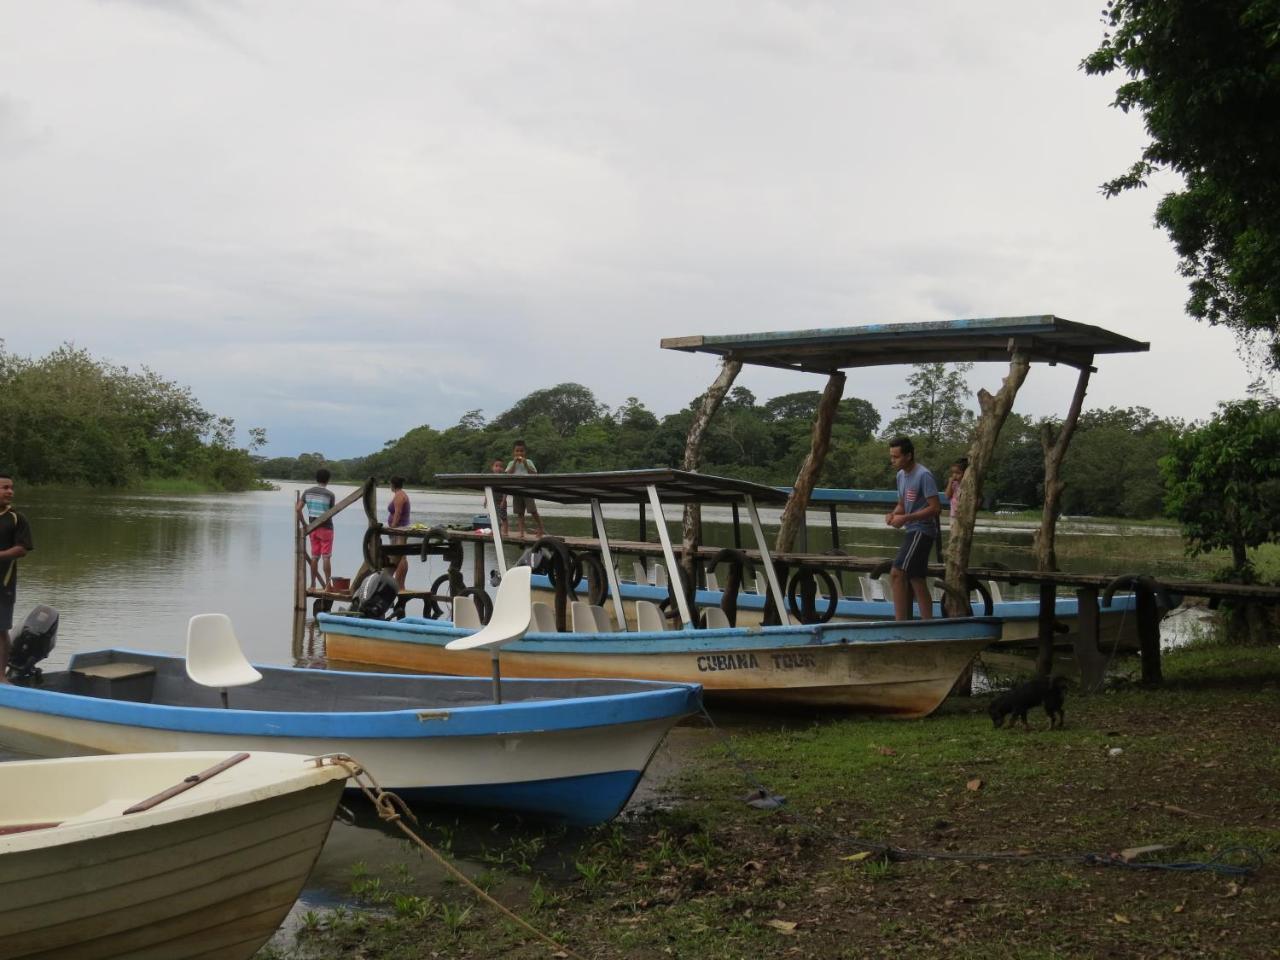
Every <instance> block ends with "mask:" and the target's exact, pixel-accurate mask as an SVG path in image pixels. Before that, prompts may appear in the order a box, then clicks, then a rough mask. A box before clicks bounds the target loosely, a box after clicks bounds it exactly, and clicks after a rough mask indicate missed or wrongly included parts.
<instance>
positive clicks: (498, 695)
mask: <svg viewBox="0 0 1280 960" xmlns="http://www.w3.org/2000/svg"><path fill="white" fill-rule="evenodd" d="M532 574H533V571H532V570H531V569H530V568H529V567H512V568H511V569H510V570H508V571H507V573H506V576H504V577H503V578H502V583H500V584H498V596H497V598H496V599H495V600H494V601H493V616H492V617H490V618H489V623H488V624H487V625H486V626H484V627H483V628H481V630H480V632H479V633H473V634H471V636H469V637H458V638H457V639H456V640H450V641H449V642H448V643H446V644H445V645H444V648H445V649H446V650H475V649H477V648H480V647H489V648H490V650H491V651H492V653H493V702H494V703H501V702H502V675H501V672H500V670H499V668H498V650H499V648H501V647H503V646H505V645H506V644H508V643H514V642H515V641H517V640H520V639H522V638H523V637H524V635H525V634H526V633H528V632H529V627H530V626H531V625H532V623H533V591H532V590H531V588H530V586H529V578H530V576H531V575H532ZM458 599H459V600H461V599H463V598H462V597H459V598H458ZM466 599H468V600H469V599H470V597H467V598H466ZM455 602H456V601H455ZM454 613H455V615H456V613H457V609H456V608H455V610H454ZM476 619H477V620H478V619H479V617H477V618H476ZM454 625H455V626H456V625H457V620H456V619H455V620H454Z"/></svg>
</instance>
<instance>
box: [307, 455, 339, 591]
mask: <svg viewBox="0 0 1280 960" xmlns="http://www.w3.org/2000/svg"><path fill="white" fill-rule="evenodd" d="M336 500H337V498H336V497H334V495H333V491H332V490H330V489H329V471H328V470H326V469H325V468H324V467H321V468H320V469H319V470H317V471H316V486H314V487H307V489H306V490H304V491H302V497H301V498H299V500H298V507H297V509H298V517H299V519H301V520H302V522H303V523H306V524H310V523H311V522H312V521H314V520H315V519H316V518H317V517H319V516H322V515H323V514H324V513H325V512H326V511H328V510H331V509H333V505H334V503H335V502H336ZM332 558H333V520H332V519H330V520H326V521H325V522H324V523H323V524H321V525H320V526H318V527H316V528H315V529H314V530H312V531H311V556H309V557H308V558H307V563H308V564H309V566H310V567H311V589H312V590H316V589H318V588H320V587H321V586H323V588H324V589H325V590H328V589H329V586H330V584H331V583H332V582H333V559H332ZM321 560H323V561H324V577H323V579H322V578H321V576H320V561H321Z"/></svg>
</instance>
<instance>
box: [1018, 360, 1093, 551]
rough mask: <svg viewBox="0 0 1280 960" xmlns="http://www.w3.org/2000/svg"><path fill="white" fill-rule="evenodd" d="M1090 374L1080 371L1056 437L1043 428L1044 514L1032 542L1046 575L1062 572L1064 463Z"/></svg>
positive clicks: (1050, 430)
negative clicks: (1060, 531)
mask: <svg viewBox="0 0 1280 960" xmlns="http://www.w3.org/2000/svg"><path fill="white" fill-rule="evenodd" d="M1090 359H1091V360H1092V357H1091V358H1090ZM1089 374H1090V370H1089V368H1088V367H1085V368H1084V369H1082V370H1081V371H1080V376H1079V378H1078V379H1077V380H1076V391H1075V394H1074V395H1073V396H1072V397H1071V407H1070V408H1069V409H1068V410H1067V416H1066V419H1064V420H1063V421H1062V425H1061V426H1060V427H1058V430H1057V433H1056V435H1055V434H1054V432H1053V431H1052V429H1051V428H1050V427H1049V425H1048V424H1043V425H1042V426H1041V428H1040V446H1041V447H1042V448H1043V450H1044V509H1043V511H1042V512H1041V514H1040V529H1039V530H1037V531H1036V532H1035V535H1034V537H1033V540H1032V544H1033V547H1032V549H1033V551H1034V553H1035V558H1036V568H1037V569H1039V570H1044V571H1046V572H1048V571H1052V570H1056V569H1058V556H1057V551H1056V544H1055V538H1056V532H1057V526H1058V514H1059V512H1060V511H1061V510H1062V491H1063V490H1065V489H1066V484H1065V483H1063V482H1062V462H1063V460H1064V459H1065V458H1066V456H1067V447H1069V446H1070V445H1071V437H1072V434H1074V433H1075V430H1076V423H1077V422H1078V421H1079V420H1080V410H1081V408H1082V407H1083V406H1084V397H1085V394H1086V393H1087V392H1088V390H1089Z"/></svg>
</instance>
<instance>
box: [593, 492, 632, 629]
mask: <svg viewBox="0 0 1280 960" xmlns="http://www.w3.org/2000/svg"><path fill="white" fill-rule="evenodd" d="M591 519H592V520H593V521H594V523H595V525H596V529H597V530H599V531H600V533H599V535H598V538H597V539H599V541H600V558H601V559H602V560H604V576H605V579H606V580H608V581H609V596H611V597H613V613H614V616H616V617H617V618H618V629H619V630H622V631H624V632H625V631H626V629H627V614H626V611H625V610H624V609H623V607H622V590H621V588H619V586H618V571H617V569H616V568H615V567H614V565H613V550H612V548H610V546H609V538H608V537H607V536H605V532H604V510H602V509H601V508H600V501H599V500H592V501H591Z"/></svg>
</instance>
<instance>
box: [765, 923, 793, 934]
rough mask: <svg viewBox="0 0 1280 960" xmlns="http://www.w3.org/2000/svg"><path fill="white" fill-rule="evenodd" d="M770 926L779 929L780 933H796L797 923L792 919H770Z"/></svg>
mask: <svg viewBox="0 0 1280 960" xmlns="http://www.w3.org/2000/svg"><path fill="white" fill-rule="evenodd" d="M769 926H771V927H773V929H775V930H777V931H778V932H779V933H795V932H796V925H795V924H794V923H792V922H791V921H790V920H770V921H769Z"/></svg>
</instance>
